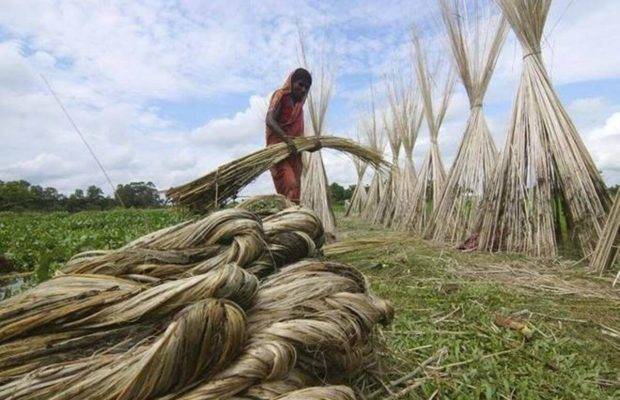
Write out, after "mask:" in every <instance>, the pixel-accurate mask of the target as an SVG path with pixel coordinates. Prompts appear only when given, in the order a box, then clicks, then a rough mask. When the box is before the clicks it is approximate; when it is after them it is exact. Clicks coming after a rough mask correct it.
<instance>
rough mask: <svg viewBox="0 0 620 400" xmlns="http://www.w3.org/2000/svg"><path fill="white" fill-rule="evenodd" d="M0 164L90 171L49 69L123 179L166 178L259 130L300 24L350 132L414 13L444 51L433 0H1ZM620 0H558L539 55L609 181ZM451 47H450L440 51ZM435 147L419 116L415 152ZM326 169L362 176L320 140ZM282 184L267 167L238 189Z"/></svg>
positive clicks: (237, 150)
mask: <svg viewBox="0 0 620 400" xmlns="http://www.w3.org/2000/svg"><path fill="white" fill-rule="evenodd" d="M0 9H1V12H0V139H1V142H0V143H1V144H0V180H4V181H6V180H14V179H25V180H28V181H29V182H31V183H33V184H39V185H43V186H53V187H56V188H58V189H59V190H60V191H61V192H63V193H70V192H73V191H74V190H75V189H76V188H85V187H86V186H88V185H91V184H95V185H98V186H100V187H102V188H103V189H104V191H106V192H107V193H111V189H110V187H109V185H108V183H107V181H106V180H105V178H104V175H103V174H102V172H101V170H100V169H99V168H98V166H97V164H96V162H95V161H94V160H93V158H92V156H91V155H90V154H89V152H88V150H87V149H86V148H85V146H84V144H83V143H82V142H81V141H80V138H79V137H78V135H77V134H76V132H75V131H74V130H73V128H72V126H71V125H70V123H69V122H68V120H67V118H66V117H65V116H64V114H63V113H62V110H61V109H60V107H59V106H58V104H57V103H56V102H55V101H54V98H53V97H52V95H51V94H50V92H49V90H48V89H47V87H46V85H45V83H44V80H43V78H42V77H45V78H46V79H47V80H48V81H49V82H50V84H51V86H52V87H53V90H54V91H55V92H56V93H57V95H58V97H59V98H60V100H61V102H62V103H63V105H64V106H65V108H66V109H67V111H68V112H69V114H70V115H71V117H72V119H73V120H74V121H75V123H76V125H77V126H78V127H79V129H80V130H81V131H82V132H83V134H84V137H85V139H86V140H87V141H88V143H89V144H90V146H91V147H92V149H93V151H94V152H95V154H96V155H97V157H98V158H99V159H100V161H101V163H102V164H103V166H104V168H105V169H106V170H107V172H108V174H109V175H110V177H111V180H112V182H113V183H114V184H117V183H127V182H130V181H152V182H154V183H155V185H156V186H157V187H158V188H159V189H161V190H165V189H167V188H169V187H171V186H174V185H178V184H181V183H185V182H186V181H188V180H191V179H194V178H197V177H199V176H201V175H203V174H204V173H206V172H208V171H210V170H212V169H213V168H215V167H216V166H218V165H220V164H222V163H224V162H227V161H230V160H232V159H234V158H236V157H239V156H242V155H244V154H246V153H248V152H251V151H254V150H257V149H259V148H260V147H261V146H264V114H265V110H266V104H267V100H268V98H269V95H270V93H271V92H272V91H273V90H274V89H276V88H277V87H279V86H280V85H281V84H282V82H283V80H284V78H285V77H286V75H287V74H288V73H289V72H290V71H291V70H292V69H294V68H296V67H297V66H299V60H298V51H297V47H298V40H297V32H298V29H301V30H302V31H303V32H304V36H305V39H306V43H307V46H308V53H309V58H310V60H311V63H314V65H318V64H319V63H320V62H321V61H326V62H327V63H328V68H329V71H330V72H331V74H332V76H333V82H334V88H333V97H332V101H331V102H330V105H329V110H328V115H327V123H326V132H327V133H329V134H333V135H338V136H346V137H351V138H354V137H356V128H357V126H358V121H359V119H360V118H361V117H363V116H364V112H365V110H367V108H368V102H369V98H370V87H371V85H372V86H373V87H374V90H375V92H377V95H376V96H377V100H376V101H377V107H378V109H379V110H381V107H385V105H384V104H383V103H382V102H383V101H384V99H383V96H382V95H381V93H382V92H384V91H385V90H384V88H385V84H384V80H385V77H386V75H388V74H390V73H392V72H394V71H399V72H400V73H402V74H403V75H404V76H407V77H409V76H410V71H411V65H412V57H411V43H410V29H411V26H412V24H415V25H416V26H417V27H418V29H419V31H420V32H421V33H422V36H423V38H424V42H425V43H426V44H427V46H428V48H429V49H430V50H429V52H430V55H431V56H432V57H442V54H446V55H447V54H448V53H447V47H446V46H445V44H446V43H445V38H444V34H443V30H442V29H443V28H442V26H441V24H440V19H439V16H438V8H437V2H436V1H435V0H414V1H411V0H408V1H405V0H403V1H397V0H383V1H369V0H364V1H339V2H332V1H301V0H300V1H275V0H263V1H236V0H227V1H219V0H211V1H208V2H205V1H199V0H176V1H154V0H149V1H146V0H131V1H112V0H110V1H72V0H47V1H38V0H28V1H23V0H2V2H1V5H0ZM618 20H620V2H618V1H617V0H589V1H584V0H555V1H554V2H553V5H552V9H551V13H550V16H549V19H548V22H547V25H546V29H545V35H544V40H543V57H544V60H545V64H546V66H547V69H548V71H549V74H550V76H551V79H552V81H553V84H554V87H555V88H556V90H557V92H558V94H559V96H560V98H561V100H562V103H563V104H564V106H565V107H566V109H567V110H568V112H569V113H570V115H571V117H572V118H573V121H574V122H575V125H576V126H577V128H578V130H579V132H580V134H581V137H582V138H583V141H584V143H585V145H586V147H587V148H588V150H589V151H590V153H591V155H592V157H593V159H594V161H595V163H596V165H597V167H598V168H599V169H600V170H601V171H602V173H603V177H604V179H605V181H606V182H607V184H609V185H613V184H618V183H620V156H619V154H620V51H619V50H620V24H618V22H617V21H618ZM444 59H445V60H448V61H449V56H445V57H444ZM521 61H522V54H521V49H520V47H519V45H518V43H517V42H516V39H515V37H514V35H513V34H512V32H511V33H509V36H508V39H507V41H506V44H505V46H504V48H503V50H502V53H501V56H500V60H499V62H498V65H497V68H496V71H495V74H494V76H493V79H492V81H491V86H490V88H489V91H488V93H487V96H486V99H485V113H486V116H487V119H488V121H489V125H490V127H491V130H492V133H493V136H494V138H495V140H496V144H497V146H498V148H499V149H503V147H504V138H505V136H506V134H505V132H506V128H507V125H508V122H509V117H510V111H511V106H512V103H513V101H514V97H515V93H516V88H517V85H518V81H519V76H520V71H521ZM468 111H469V110H468V102H467V98H466V96H465V93H464V91H463V88H462V85H460V82H459V83H457V85H456V88H455V92H454V95H453V97H452V101H451V104H450V108H449V110H448V113H447V117H446V121H445V123H444V125H443V127H442V129H441V131H440V136H439V144H440V149H441V152H442V156H443V158H444V161H445V163H446V166H447V167H449V165H450V163H451V162H452V159H453V157H454V154H455V152H456V149H457V146H458V143H459V140H460V138H461V135H462V131H463V128H464V125H465V122H466V119H467V115H468ZM427 149H428V136H427V132H426V130H425V129H424V128H423V130H422V132H421V134H420V136H419V139H418V142H417V144H416V148H415V150H414V156H415V161H416V162H417V163H418V164H419V163H420V162H421V161H422V158H423V157H424V155H425V153H426V150H427ZM324 152H325V154H324V158H325V164H326V169H327V173H328V177H329V179H330V180H331V181H337V182H339V183H341V184H353V183H354V182H355V180H356V177H355V170H354V168H353V165H352V163H351V161H350V159H348V158H347V157H346V156H344V155H341V154H338V153H336V152H333V151H324ZM269 192H273V185H272V183H271V181H270V178H269V176H268V174H265V175H263V176H262V177H261V178H259V179H258V180H257V181H256V182H255V183H253V184H252V185H251V186H250V187H248V188H247V189H246V191H245V193H246V194H256V193H269Z"/></svg>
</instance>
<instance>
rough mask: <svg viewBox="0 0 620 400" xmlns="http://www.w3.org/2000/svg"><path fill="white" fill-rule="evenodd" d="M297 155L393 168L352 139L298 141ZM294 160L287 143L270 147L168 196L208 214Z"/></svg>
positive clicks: (174, 190) (382, 168)
mask: <svg viewBox="0 0 620 400" xmlns="http://www.w3.org/2000/svg"><path fill="white" fill-rule="evenodd" d="M293 141H294V143H295V146H296V148H297V151H299V152H305V151H313V150H316V149H318V148H321V147H324V148H328V149H334V150H338V151H341V152H344V153H347V154H350V155H351V156H353V157H356V158H359V159H361V160H363V161H364V162H366V163H368V164H370V165H372V166H373V167H375V168H378V169H380V170H387V169H389V168H390V165H389V163H387V162H385V161H384V160H383V158H382V157H381V154H379V153H377V152H376V151H374V150H372V149H369V148H366V147H364V146H361V145H359V144H357V143H355V142H354V141H352V140H349V139H343V138H337V137H333V136H311V137H298V138H295V139H294V140H293ZM289 156H290V151H289V148H288V146H287V145H286V143H278V144H274V145H271V146H267V147H265V148H264V149H261V150H258V151H255V152H253V153H251V154H248V155H246V156H244V157H241V158H239V159H237V160H234V161H231V162H229V163H228V164H224V165H222V166H220V167H218V168H217V169H216V170H214V171H211V172H210V173H208V174H207V175H204V176H203V177H201V178H198V179H196V180H194V181H192V182H189V183H186V184H184V185H181V186H178V187H174V188H171V189H169V190H168V191H167V192H166V196H167V197H168V198H169V199H170V200H171V201H172V202H173V203H175V204H178V205H181V206H187V207H190V208H192V209H194V210H202V211H208V210H212V209H215V208H217V207H219V206H221V205H223V204H225V203H226V202H227V201H228V200H230V198H231V197H233V196H235V195H236V194H237V193H238V192H239V191H240V190H241V189H242V188H244V187H245V186H247V185H248V184H249V183H251V182H252V181H253V180H255V179H256V178H258V177H259V176H260V175H261V174H263V173H264V172H265V171H267V170H268V169H269V168H271V167H273V166H274V165H276V164H277V163H279V162H280V161H282V160H284V159H286V158H287V157H289Z"/></svg>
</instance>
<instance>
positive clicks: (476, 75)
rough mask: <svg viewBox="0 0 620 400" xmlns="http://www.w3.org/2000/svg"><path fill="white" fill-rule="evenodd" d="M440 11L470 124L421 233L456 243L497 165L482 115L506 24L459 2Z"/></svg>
mask: <svg viewBox="0 0 620 400" xmlns="http://www.w3.org/2000/svg"><path fill="white" fill-rule="evenodd" d="M440 3H441V11H442V17H443V21H444V25H445V27H446V31H447V34H448V39H449V42H450V47H451V49H452V55H453V57H454V60H455V63H456V65H457V67H458V68H457V69H458V72H459V75H460V77H461V81H462V83H463V86H464V87H465V91H466V92H467V97H468V98H469V107H470V113H469V119H468V120H467V125H466V127H465V132H464V133H463V138H462V139H461V143H460V145H459V149H458V151H457V154H456V157H455V159H454V162H453V163H452V167H451V168H450V173H449V175H448V178H447V181H446V185H445V188H444V190H443V195H442V196H441V200H440V201H439V204H438V205H437V207H436V208H435V209H434V210H433V217H432V218H431V221H430V223H429V225H428V226H427V228H426V236H427V237H429V238H432V239H435V240H438V241H444V242H449V243H458V242H462V241H463V240H465V239H466V238H467V237H469V235H471V234H472V233H473V230H474V228H475V224H476V222H477V221H478V218H479V212H480V205H481V202H482V199H483V195H484V191H485V189H486V188H487V186H488V184H489V183H490V182H491V177H492V174H493V170H494V168H495V165H496V163H497V158H498V154H497V149H496V147H495V143H494V142H493V138H492V137H491V132H490V131H489V127H488V125H487V122H486V119H485V117H484V111H483V100H484V95H485V93H486V90H487V88H488V86H489V82H490V81H491V76H492V75H493V70H494V69H495V65H496V63H497V58H498V57H499V54H500V51H501V48H502V45H503V43H504V41H505V38H506V34H507V32H508V23H507V22H506V20H505V19H504V18H503V17H502V16H501V14H499V13H495V14H493V11H492V9H491V7H490V6H489V4H486V6H483V5H482V4H481V3H479V2H475V3H471V4H470V5H469V6H468V5H467V4H466V3H465V2H462V1H460V0H441V2H440Z"/></svg>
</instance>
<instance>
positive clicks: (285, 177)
mask: <svg viewBox="0 0 620 400" xmlns="http://www.w3.org/2000/svg"><path fill="white" fill-rule="evenodd" d="M310 85H312V76H310V73H309V72H308V71H306V70H305V69H303V68H297V69H296V70H295V71H293V72H292V73H291V74H290V75H289V76H288V78H287V79H286V82H284V85H283V86H282V87H281V88H280V89H278V90H276V91H275V92H274V93H273V95H272V96H271V101H270V103H269V110H267V117H266V118H265V123H266V124H267V129H266V133H267V146H269V145H272V144H275V143H281V142H284V143H286V145H287V146H288V148H289V151H290V153H291V155H290V157H288V158H287V159H285V160H283V161H281V162H279V163H278V164H276V165H275V166H274V167H273V168H271V177H272V178H273V184H274V185H275V187H276V192H278V193H279V194H281V195H283V196H286V197H287V198H288V199H289V200H291V201H292V202H294V203H295V204H299V195H300V191H301V170H302V163H301V155H300V154H299V153H298V152H297V148H296V147H295V143H294V142H293V140H292V138H295V137H298V136H303V134H304V112H303V107H304V103H305V102H306V96H307V95H308V91H309V90H310ZM319 147H320V146H319ZM314 150H318V147H317V148H314V149H311V150H310V151H314Z"/></svg>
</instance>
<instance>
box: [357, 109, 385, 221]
mask: <svg viewBox="0 0 620 400" xmlns="http://www.w3.org/2000/svg"><path fill="white" fill-rule="evenodd" d="M368 121H369V122H368V129H367V130H366V131H365V133H366V136H367V141H368V146H369V147H370V148H371V149H372V150H373V151H375V152H376V153H378V154H383V152H384V151H385V146H386V135H385V134H384V130H383V129H381V127H380V126H379V124H378V123H377V115H376V112H375V105H374V100H373V101H371V109H370V115H369V117H368ZM384 175H385V174H383V173H382V171H380V170H378V169H375V171H374V172H373V176H372V179H371V181H370V186H369V187H368V196H366V204H365V205H364V209H363V210H362V213H361V216H362V218H363V219H364V220H366V221H369V222H370V221H371V220H372V218H374V216H375V214H376V211H377V207H379V204H380V202H381V198H382V196H383V193H384V183H385V182H384V177H385V176H384Z"/></svg>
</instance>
